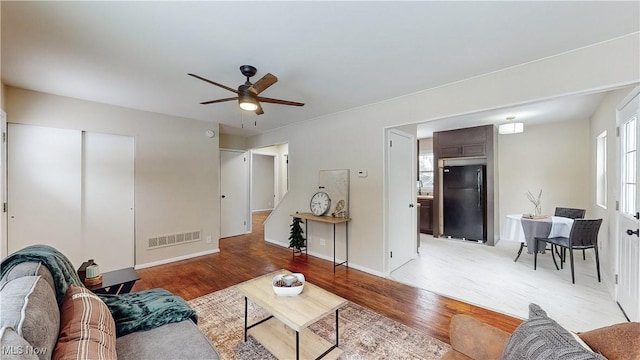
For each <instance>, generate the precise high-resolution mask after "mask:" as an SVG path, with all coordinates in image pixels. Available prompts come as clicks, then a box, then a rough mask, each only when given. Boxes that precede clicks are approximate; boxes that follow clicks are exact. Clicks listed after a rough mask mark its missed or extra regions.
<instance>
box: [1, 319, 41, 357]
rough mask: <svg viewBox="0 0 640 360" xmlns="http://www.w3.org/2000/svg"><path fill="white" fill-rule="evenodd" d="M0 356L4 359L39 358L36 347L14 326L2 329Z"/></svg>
mask: <svg viewBox="0 0 640 360" xmlns="http://www.w3.org/2000/svg"><path fill="white" fill-rule="evenodd" d="M0 349H2V350H1V351H2V352H0V358H2V359H3V360H38V356H37V355H36V351H37V350H36V349H34V347H33V346H31V344H29V343H28V342H27V340H25V339H23V338H22V337H21V336H20V335H18V333H16V331H15V330H13V328H12V327H8V326H5V327H3V328H1V329H0Z"/></svg>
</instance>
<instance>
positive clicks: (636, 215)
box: [633, 212, 640, 220]
mask: <svg viewBox="0 0 640 360" xmlns="http://www.w3.org/2000/svg"><path fill="white" fill-rule="evenodd" d="M633 217H634V218H636V219H638V220H640V212H636V214H635V215H633Z"/></svg>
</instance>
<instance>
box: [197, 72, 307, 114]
mask: <svg viewBox="0 0 640 360" xmlns="http://www.w3.org/2000/svg"><path fill="white" fill-rule="evenodd" d="M256 71H257V70H256V68H255V67H253V66H251V65H242V66H240V72H241V73H242V75H244V76H246V77H247V81H245V83H244V84H242V85H240V86H238V90H236V89H234V88H231V87H228V86H225V85H222V84H218V83H217V82H214V81H211V80H209V79H205V78H203V77H202V76H198V75H195V74H188V75H189V76H193V77H194V78H196V79H200V80H202V81H206V82H208V83H209V84H213V85H215V86H219V87H221V88H223V89H226V90H229V91H232V92H234V93H236V94H238V96H235V97H230V98H224V99H217V100H210V101H204V102H201V103H200V104H202V105H207V104H215V103H220V102H225V101H232V100H238V103H239V104H240V108H241V109H243V110H247V111H255V112H256V114H257V115H262V114H264V111H262V106H260V102H265V103H272V104H280V105H292V106H304V104H303V103H299V102H295V101H288V100H280V99H271V98H266V97H262V96H258V95H259V94H260V93H261V92H263V91H265V90H266V89H268V88H269V86H271V85H273V84H275V83H276V82H277V81H278V78H277V77H275V75H272V74H266V75H265V76H263V77H262V78H260V80H258V81H256V82H255V84H252V83H251V81H249V79H250V78H251V77H252V76H254V75H255V74H256Z"/></svg>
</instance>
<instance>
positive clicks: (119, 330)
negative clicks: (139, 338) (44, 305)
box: [0, 245, 198, 336]
mask: <svg viewBox="0 0 640 360" xmlns="http://www.w3.org/2000/svg"><path fill="white" fill-rule="evenodd" d="M28 261H33V262H40V263H42V264H44V265H45V266H46V267H47V268H48V269H49V271H50V272H51V275H53V280H54V282H55V284H56V299H57V301H58V306H59V307H62V301H63V300H64V295H65V294H66V293H67V290H68V289H69V287H70V286H71V285H75V286H82V287H84V284H83V283H82V281H81V280H80V277H78V273H76V270H75V269H74V267H73V264H71V262H70V261H69V259H67V257H66V256H64V254H62V253H60V252H59V251H58V250H56V249H54V248H53V247H51V246H48V245H32V246H29V247H26V248H24V249H22V250H19V251H16V252H15V253H13V254H11V255H9V256H7V257H6V258H4V259H3V260H2V263H1V264H0V278H2V277H3V276H4V275H5V274H6V273H7V272H9V270H11V269H12V268H13V267H14V266H16V265H18V264H20V263H22V262H28ZM96 295H98V296H100V298H101V299H102V300H103V301H104V302H105V304H107V306H108V307H109V311H111V315H112V316H113V319H114V320H115V323H116V334H117V336H122V335H126V334H129V333H132V332H135V331H139V330H150V329H153V328H156V327H158V326H161V325H164V324H168V323H172V322H180V321H183V320H186V319H191V320H192V321H193V322H194V323H195V322H197V320H198V317H197V315H196V312H195V311H194V310H193V309H191V308H190V307H189V305H187V303H186V302H185V301H184V300H183V299H182V298H181V297H179V296H175V295H173V294H171V293H170V292H169V291H167V290H165V289H151V290H145V291H139V292H135V293H129V294H120V295H103V294H96Z"/></svg>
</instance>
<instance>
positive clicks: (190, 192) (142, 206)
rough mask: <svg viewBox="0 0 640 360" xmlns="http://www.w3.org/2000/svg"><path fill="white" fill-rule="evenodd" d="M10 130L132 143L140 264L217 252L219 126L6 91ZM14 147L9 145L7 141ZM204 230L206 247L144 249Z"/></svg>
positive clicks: (74, 100) (9, 88)
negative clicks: (153, 241)
mask: <svg viewBox="0 0 640 360" xmlns="http://www.w3.org/2000/svg"><path fill="white" fill-rule="evenodd" d="M6 111H7V114H8V120H9V121H10V122H13V123H20V124H33V125H39V126H48V127H58V128H66V129H77V130H86V131H93V132H99V133H108V134H119V135H129V136H133V137H135V152H136V153H135V214H136V215H135V228H136V231H135V238H136V246H135V263H136V265H145V264H152V263H161V262H163V261H166V260H167V259H173V258H180V257H188V256H191V255H193V254H203V253H209V252H215V251H218V239H219V237H220V201H219V179H220V175H219V169H220V159H219V149H218V136H217V135H216V136H215V137H214V138H208V137H206V136H205V131H206V130H207V129H212V130H214V131H215V132H216V134H217V133H218V124H216V123H208V122H202V121H197V120H191V119H185V118H178V117H174V116H168V115H162V114H157V113H151V112H145V111H138V110H133V109H127V108H122V107H117V106H112V105H105V104H99V103H95V102H90V101H83V100H77V99H72V98H66V97H61V96H56V95H51V94H44V93H39V92H34V91H28V90H24V89H18V88H13V87H7V108H6ZM9 141H10V139H9ZM191 230H202V234H203V236H202V237H203V239H206V236H207V235H209V236H211V237H212V239H213V241H212V243H211V244H207V243H206V242H205V241H204V240H203V241H199V242H193V243H188V244H181V245H176V246H170V247H164V248H157V249H153V250H147V239H148V238H149V237H152V236H157V235H165V234H172V233H178V232H185V231H191Z"/></svg>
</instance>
